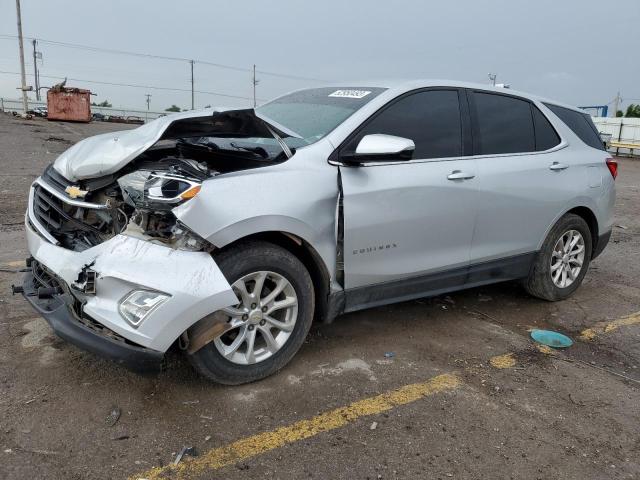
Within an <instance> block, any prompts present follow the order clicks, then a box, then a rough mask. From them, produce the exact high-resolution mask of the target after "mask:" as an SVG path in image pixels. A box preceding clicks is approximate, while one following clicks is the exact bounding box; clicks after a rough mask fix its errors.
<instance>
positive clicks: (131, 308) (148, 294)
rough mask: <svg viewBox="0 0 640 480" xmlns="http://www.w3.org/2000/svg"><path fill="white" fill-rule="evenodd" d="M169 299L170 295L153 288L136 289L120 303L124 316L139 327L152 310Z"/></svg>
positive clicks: (119, 306) (135, 326)
mask: <svg viewBox="0 0 640 480" xmlns="http://www.w3.org/2000/svg"><path fill="white" fill-rule="evenodd" d="M167 300H169V295H167V294H165V293H160V292H155V291H152V290H134V291H132V292H130V293H128V294H127V295H126V296H125V297H124V298H123V299H122V300H120V304H119V305H118V311H119V312H120V315H121V316H122V318H124V319H125V320H126V321H127V322H129V324H130V325H131V326H132V327H134V328H138V327H139V326H140V324H141V323H142V322H143V321H144V319H145V318H147V317H148V316H149V315H150V314H151V312H153V311H154V310H156V309H157V308H158V307H159V306H160V305H162V304H163V303H165V302H166V301H167Z"/></svg>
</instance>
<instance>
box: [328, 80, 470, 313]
mask: <svg viewBox="0 0 640 480" xmlns="http://www.w3.org/2000/svg"><path fill="white" fill-rule="evenodd" d="M467 111H468V109H467V104H466V98H465V96H464V91H462V90H457V89H427V90H422V91H419V92H412V93H410V94H407V95H404V96H402V97H400V98H399V99H396V100H394V101H392V102H391V103H390V104H388V105H387V106H386V107H384V108H383V109H381V110H380V111H379V112H377V113H376V114H375V115H374V116H373V117H372V118H370V119H369V120H368V121H366V122H365V123H364V125H363V126H362V127H361V128H360V129H359V130H358V131H356V132H355V133H354V135H352V137H351V138H350V139H347V141H346V142H345V143H344V144H343V146H342V147H341V149H340V150H339V152H338V153H341V152H342V153H347V154H348V153H352V152H353V151H355V148H356V146H357V145H358V142H359V141H360V140H361V139H362V137H364V136H365V135H368V134H388V135H395V136H399V137H404V138H410V139H412V140H413V141H414V143H415V145H416V149H415V152H414V155H413V159H412V160H410V161H403V162H389V163H373V162H371V163H365V164H362V165H360V166H341V167H340V173H341V182H342V190H343V205H344V246H345V247H344V271H345V287H346V288H347V289H354V288H358V287H366V286H373V285H378V286H380V285H383V287H382V289H381V290H379V291H378V293H377V294H375V295H373V297H369V299H368V300H370V301H362V305H364V304H374V303H376V302H378V303H383V302H384V300H385V299H391V298H396V299H397V298H409V297H411V296H415V294H416V292H419V291H420V290H421V289H424V288H426V284H424V283H421V282H420V281H419V280H418V281H417V282H413V283H412V284H408V283H402V281H403V280H407V279H409V278H413V279H416V278H418V279H419V277H421V276H424V275H426V274H429V273H432V272H438V271H443V270H448V269H454V268H459V273H461V276H460V277H459V278H456V279H455V280H451V281H454V282H457V281H463V280H464V269H465V268H466V266H467V265H468V263H469V254H470V248H471V237H472V234H473V227H474V223H475V216H476V188H477V179H476V178H475V175H476V173H475V170H476V167H475V160H473V159H471V158H465V153H468V152H470V148H471V142H470V136H469V123H468V115H467ZM338 158H339V157H338ZM452 174H453V177H466V178H458V179H455V178H453V177H452ZM448 177H452V178H451V179H449V178H448ZM398 282H399V283H398ZM347 299H348V300H347V302H348V303H349V297H347ZM356 303H357V301H356ZM351 307H353V305H351V306H350V305H347V309H350V308H351Z"/></svg>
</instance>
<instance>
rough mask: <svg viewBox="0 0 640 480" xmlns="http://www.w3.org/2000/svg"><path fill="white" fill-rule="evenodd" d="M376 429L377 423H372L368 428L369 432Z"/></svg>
mask: <svg viewBox="0 0 640 480" xmlns="http://www.w3.org/2000/svg"><path fill="white" fill-rule="evenodd" d="M376 428H378V422H373V423H372V424H371V426H370V427H369V430H375V429H376Z"/></svg>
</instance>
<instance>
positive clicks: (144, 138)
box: [29, 110, 296, 251]
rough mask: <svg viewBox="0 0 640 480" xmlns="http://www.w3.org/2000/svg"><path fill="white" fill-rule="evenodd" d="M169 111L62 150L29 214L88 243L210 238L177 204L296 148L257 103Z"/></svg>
mask: <svg viewBox="0 0 640 480" xmlns="http://www.w3.org/2000/svg"><path fill="white" fill-rule="evenodd" d="M166 118H168V117H164V118H161V119H158V120H156V121H155V122H158V123H157V124H156V123H155V122H151V123H150V124H148V125H145V126H143V127H141V128H139V129H135V130H131V131H127V132H117V133H115V134H108V135H99V136H97V137H91V138H88V139H86V140H83V141H81V142H79V143H78V144H76V145H74V146H73V147H71V148H70V149H69V150H68V151H67V152H65V153H63V154H62V155H61V156H60V157H59V158H58V159H57V160H56V162H55V163H54V164H53V165H52V166H49V167H48V168H47V170H46V171H45V172H44V174H43V175H42V177H40V178H38V179H37V180H36V181H35V182H34V184H33V186H32V190H31V198H30V200H29V216H30V218H31V220H32V222H33V223H34V225H35V226H36V227H37V230H38V231H40V232H41V233H42V234H43V235H44V236H45V238H47V240H49V241H50V242H52V243H54V244H57V245H60V246H62V247H63V248H66V249H70V250H75V251H83V250H86V249H87V248H91V247H93V246H96V245H99V244H100V243H102V242H104V241H105V240H107V239H109V238H112V237H113V236H115V235H118V234H123V233H124V234H127V235H133V236H136V237H138V238H143V239H145V240H149V241H155V242H159V243H161V244H164V245H167V246H171V247H174V248H185V249H189V250H203V249H206V248H207V245H206V242H204V241H203V240H202V239H200V238H198V237H197V236H195V235H194V234H192V233H191V232H189V230H188V229H187V228H186V227H185V226H184V225H180V224H179V223H177V221H176V218H175V216H174V215H173V213H172V209H173V208H174V207H176V206H178V205H180V204H182V203H184V202H186V201H188V200H189V199H191V198H193V197H195V196H196V195H197V194H198V192H199V191H200V188H201V185H202V182H203V181H205V180H208V179H211V178H214V177H216V176H217V175H221V174H225V173H229V172H233V171H239V170H248V169H253V168H260V167H265V166H269V165H274V164H277V163H279V162H282V161H285V160H286V159H288V158H289V157H290V156H291V155H292V154H293V153H292V150H291V148H289V146H288V145H287V144H286V143H285V142H284V141H283V139H282V137H283V136H285V137H286V136H295V135H296V134H295V133H293V132H290V131H288V130H286V129H284V128H283V127H279V126H276V125H277V124H269V123H268V122H267V121H266V120H265V119H263V118H260V117H258V116H257V115H256V113H255V112H254V111H253V110H232V111H224V112H214V113H213V114H209V115H206V116H202V113H190V114H189V115H184V114H183V115H180V116H179V118H177V119H175V120H173V121H169V120H166Z"/></svg>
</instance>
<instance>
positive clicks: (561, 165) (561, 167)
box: [549, 162, 569, 171]
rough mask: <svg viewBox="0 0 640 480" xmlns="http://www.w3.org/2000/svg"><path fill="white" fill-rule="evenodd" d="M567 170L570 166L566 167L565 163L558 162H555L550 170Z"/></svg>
mask: <svg viewBox="0 0 640 480" xmlns="http://www.w3.org/2000/svg"><path fill="white" fill-rule="evenodd" d="M567 168H569V165H565V164H564V163H558V162H553V163H552V164H551V165H550V166H549V170H554V171H559V170H566V169H567Z"/></svg>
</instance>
